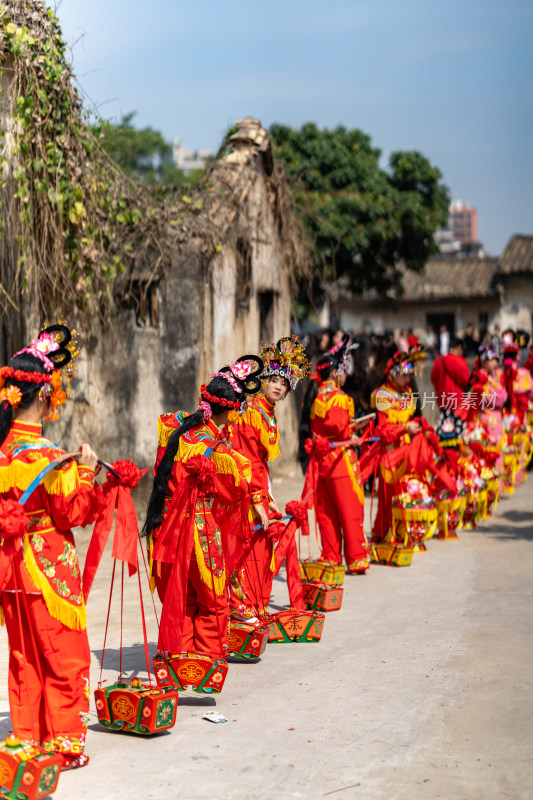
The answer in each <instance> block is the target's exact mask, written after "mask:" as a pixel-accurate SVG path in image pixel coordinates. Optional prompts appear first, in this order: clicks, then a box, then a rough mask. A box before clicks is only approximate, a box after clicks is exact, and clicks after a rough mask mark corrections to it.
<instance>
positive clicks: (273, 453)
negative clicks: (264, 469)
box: [237, 407, 280, 461]
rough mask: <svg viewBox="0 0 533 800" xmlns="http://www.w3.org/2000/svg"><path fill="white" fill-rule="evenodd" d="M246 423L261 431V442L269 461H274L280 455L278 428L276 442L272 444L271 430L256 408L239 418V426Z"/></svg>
mask: <svg viewBox="0 0 533 800" xmlns="http://www.w3.org/2000/svg"><path fill="white" fill-rule="evenodd" d="M245 422H247V423H248V424H249V425H251V426H252V427H253V428H255V429H256V430H257V431H259V439H260V442H261V444H262V445H263V447H264V448H265V450H266V451H267V461H274V459H275V458H277V457H278V456H279V454H280V449H279V430H278V427H277V426H276V441H275V442H271V441H270V433H269V430H268V428H267V427H265V424H264V417H263V415H262V414H261V412H260V411H256V409H255V408H250V407H248V408H247V409H246V411H245V412H244V414H243V415H242V417H239V420H238V421H237V425H242V424H243V423H245Z"/></svg>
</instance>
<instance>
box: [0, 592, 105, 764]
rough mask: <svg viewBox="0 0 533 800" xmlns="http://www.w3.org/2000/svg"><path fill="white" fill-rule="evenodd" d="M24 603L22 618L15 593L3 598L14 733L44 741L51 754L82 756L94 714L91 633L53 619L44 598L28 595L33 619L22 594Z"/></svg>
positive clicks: (6, 594) (3, 595)
mask: <svg viewBox="0 0 533 800" xmlns="http://www.w3.org/2000/svg"><path fill="white" fill-rule="evenodd" d="M19 599H20V603H19V606H20V618H19V612H18V609H17V602H16V597H15V593H14V592H3V593H2V606H3V609H4V615H5V618H6V627H7V635H8V638H9V680H8V687H9V708H10V711H11V721H12V724H13V731H14V732H15V734H16V735H17V736H18V737H19V739H31V740H33V741H37V742H40V743H41V744H44V745H45V746H47V749H50V750H57V751H58V752H61V753H64V754H66V755H68V754H73V755H76V754H79V753H82V752H83V748H84V746H85V734H86V731H87V718H88V713H89V668H90V663H91V652H90V650H89V641H88V639H87V631H86V630H83V631H77V630H71V629H70V628H67V627H66V626H65V625H63V623H62V622H60V621H59V620H57V619H54V617H51V616H50V614H49V613H48V609H47V608H46V605H45V602H44V600H43V598H42V595H40V594H27V595H26V599H27V603H28V611H29V616H30V620H28V618H27V616H26V612H25V610H24V604H23V601H22V597H20V595H19ZM30 625H31V626H32V630H33V636H34V639H35V644H36V648H35V647H34V644H33V641H32V636H31V632H30ZM21 634H22V637H21ZM23 642H24V650H23V647H22V643H23ZM35 650H37V652H35ZM23 652H24V653H25V656H26V657H25V658H24V655H23ZM39 667H40V670H39Z"/></svg>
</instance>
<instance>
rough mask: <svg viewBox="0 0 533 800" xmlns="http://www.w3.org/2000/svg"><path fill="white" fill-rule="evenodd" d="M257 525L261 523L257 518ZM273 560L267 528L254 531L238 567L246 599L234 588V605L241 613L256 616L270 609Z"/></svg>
mask: <svg viewBox="0 0 533 800" xmlns="http://www.w3.org/2000/svg"><path fill="white" fill-rule="evenodd" d="M254 524H258V523H257V521H256V522H255V523H254ZM271 560H272V542H271V541H270V540H269V538H268V535H267V532H266V531H265V530H264V528H259V530H257V531H252V535H251V540H250V541H249V543H248V544H247V545H246V546H245V551H244V554H243V558H242V562H241V564H240V565H239V569H238V570H237V574H238V580H239V582H240V585H241V589H242V592H243V593H244V599H243V598H241V597H239V594H238V593H236V592H235V591H234V589H233V588H232V590H231V594H230V604H231V607H232V609H233V610H235V611H237V612H238V613H239V615H241V616H244V614H243V613H242V612H243V610H244V609H243V608H242V606H243V605H244V606H245V607H246V611H245V612H244V613H245V614H247V615H251V616H255V615H256V614H257V613H260V614H262V613H263V612H264V611H266V609H267V607H268V604H269V602H270V595H271V594H272V582H273V580H274V573H273V572H272V570H271V569H270V562H271Z"/></svg>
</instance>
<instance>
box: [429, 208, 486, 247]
mask: <svg viewBox="0 0 533 800" xmlns="http://www.w3.org/2000/svg"><path fill="white" fill-rule="evenodd" d="M435 242H436V243H437V245H438V248H439V251H440V252H441V253H443V254H445V255H457V256H462V257H466V258H483V255H484V253H483V247H482V245H481V244H480V242H479V241H478V238H477V211H476V209H475V208H471V207H470V206H467V205H466V204H465V203H463V201H462V200H453V201H452V202H451V203H450V215H449V217H448V224H447V225H445V226H444V227H442V228H438V229H437V231H436V232H435Z"/></svg>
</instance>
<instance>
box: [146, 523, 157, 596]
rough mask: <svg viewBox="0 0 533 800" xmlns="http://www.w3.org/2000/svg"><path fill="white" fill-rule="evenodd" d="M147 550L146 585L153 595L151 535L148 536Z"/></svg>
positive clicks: (152, 544)
mask: <svg viewBox="0 0 533 800" xmlns="http://www.w3.org/2000/svg"><path fill="white" fill-rule="evenodd" d="M147 550H148V584H149V586H150V591H151V592H152V594H153V593H154V592H155V590H156V585H155V575H154V574H153V573H154V570H153V566H154V537H153V535H152V534H151V533H150V534H149V535H148V545H147Z"/></svg>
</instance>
